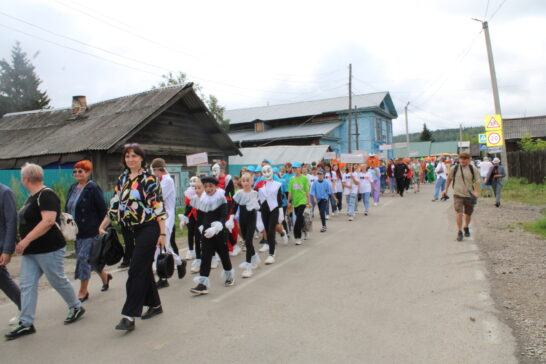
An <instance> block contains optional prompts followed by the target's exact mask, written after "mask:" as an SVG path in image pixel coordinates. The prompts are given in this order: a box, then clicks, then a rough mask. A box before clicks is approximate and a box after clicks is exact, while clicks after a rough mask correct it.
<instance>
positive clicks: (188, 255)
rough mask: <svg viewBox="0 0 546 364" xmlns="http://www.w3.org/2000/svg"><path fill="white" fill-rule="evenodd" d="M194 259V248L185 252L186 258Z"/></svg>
mask: <svg viewBox="0 0 546 364" xmlns="http://www.w3.org/2000/svg"><path fill="white" fill-rule="evenodd" d="M192 259H195V250H188V251H187V252H186V260H192Z"/></svg>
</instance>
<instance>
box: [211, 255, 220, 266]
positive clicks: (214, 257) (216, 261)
mask: <svg viewBox="0 0 546 364" xmlns="http://www.w3.org/2000/svg"><path fill="white" fill-rule="evenodd" d="M219 260H220V259H218V257H217V256H216V255H215V256H213V257H212V260H211V262H210V267H211V268H212V269H216V268H218V264H219V263H218V261H219Z"/></svg>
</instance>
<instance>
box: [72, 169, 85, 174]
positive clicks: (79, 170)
mask: <svg viewBox="0 0 546 364" xmlns="http://www.w3.org/2000/svg"><path fill="white" fill-rule="evenodd" d="M81 173H85V170H83V169H75V170H73V171H72V174H81Z"/></svg>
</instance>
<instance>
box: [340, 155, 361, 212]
mask: <svg viewBox="0 0 546 364" xmlns="http://www.w3.org/2000/svg"><path fill="white" fill-rule="evenodd" d="M353 170H356V169H353V166H351V165H349V166H348V168H347V169H346V170H345V171H346V172H345V173H344V174H343V182H342V183H343V187H344V189H343V194H344V195H345V196H347V214H348V215H349V221H353V219H354V216H355V210H356V203H357V193H358V184H359V181H358V172H353Z"/></svg>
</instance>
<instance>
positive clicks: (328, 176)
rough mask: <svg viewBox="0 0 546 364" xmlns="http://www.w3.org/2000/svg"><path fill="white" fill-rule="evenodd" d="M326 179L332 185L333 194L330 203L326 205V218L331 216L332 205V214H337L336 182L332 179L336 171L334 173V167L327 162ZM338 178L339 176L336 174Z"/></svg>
mask: <svg viewBox="0 0 546 364" xmlns="http://www.w3.org/2000/svg"><path fill="white" fill-rule="evenodd" d="M324 171H325V172H324V179H325V180H326V182H328V184H329V185H330V188H331V190H332V194H331V195H330V204H329V205H326V219H328V218H330V206H331V207H332V215H334V216H335V215H336V210H337V204H336V200H335V191H334V184H333V181H332V177H334V176H335V173H332V167H331V166H330V165H329V164H326V165H325V166H324ZM335 177H336V178H337V176H335Z"/></svg>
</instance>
